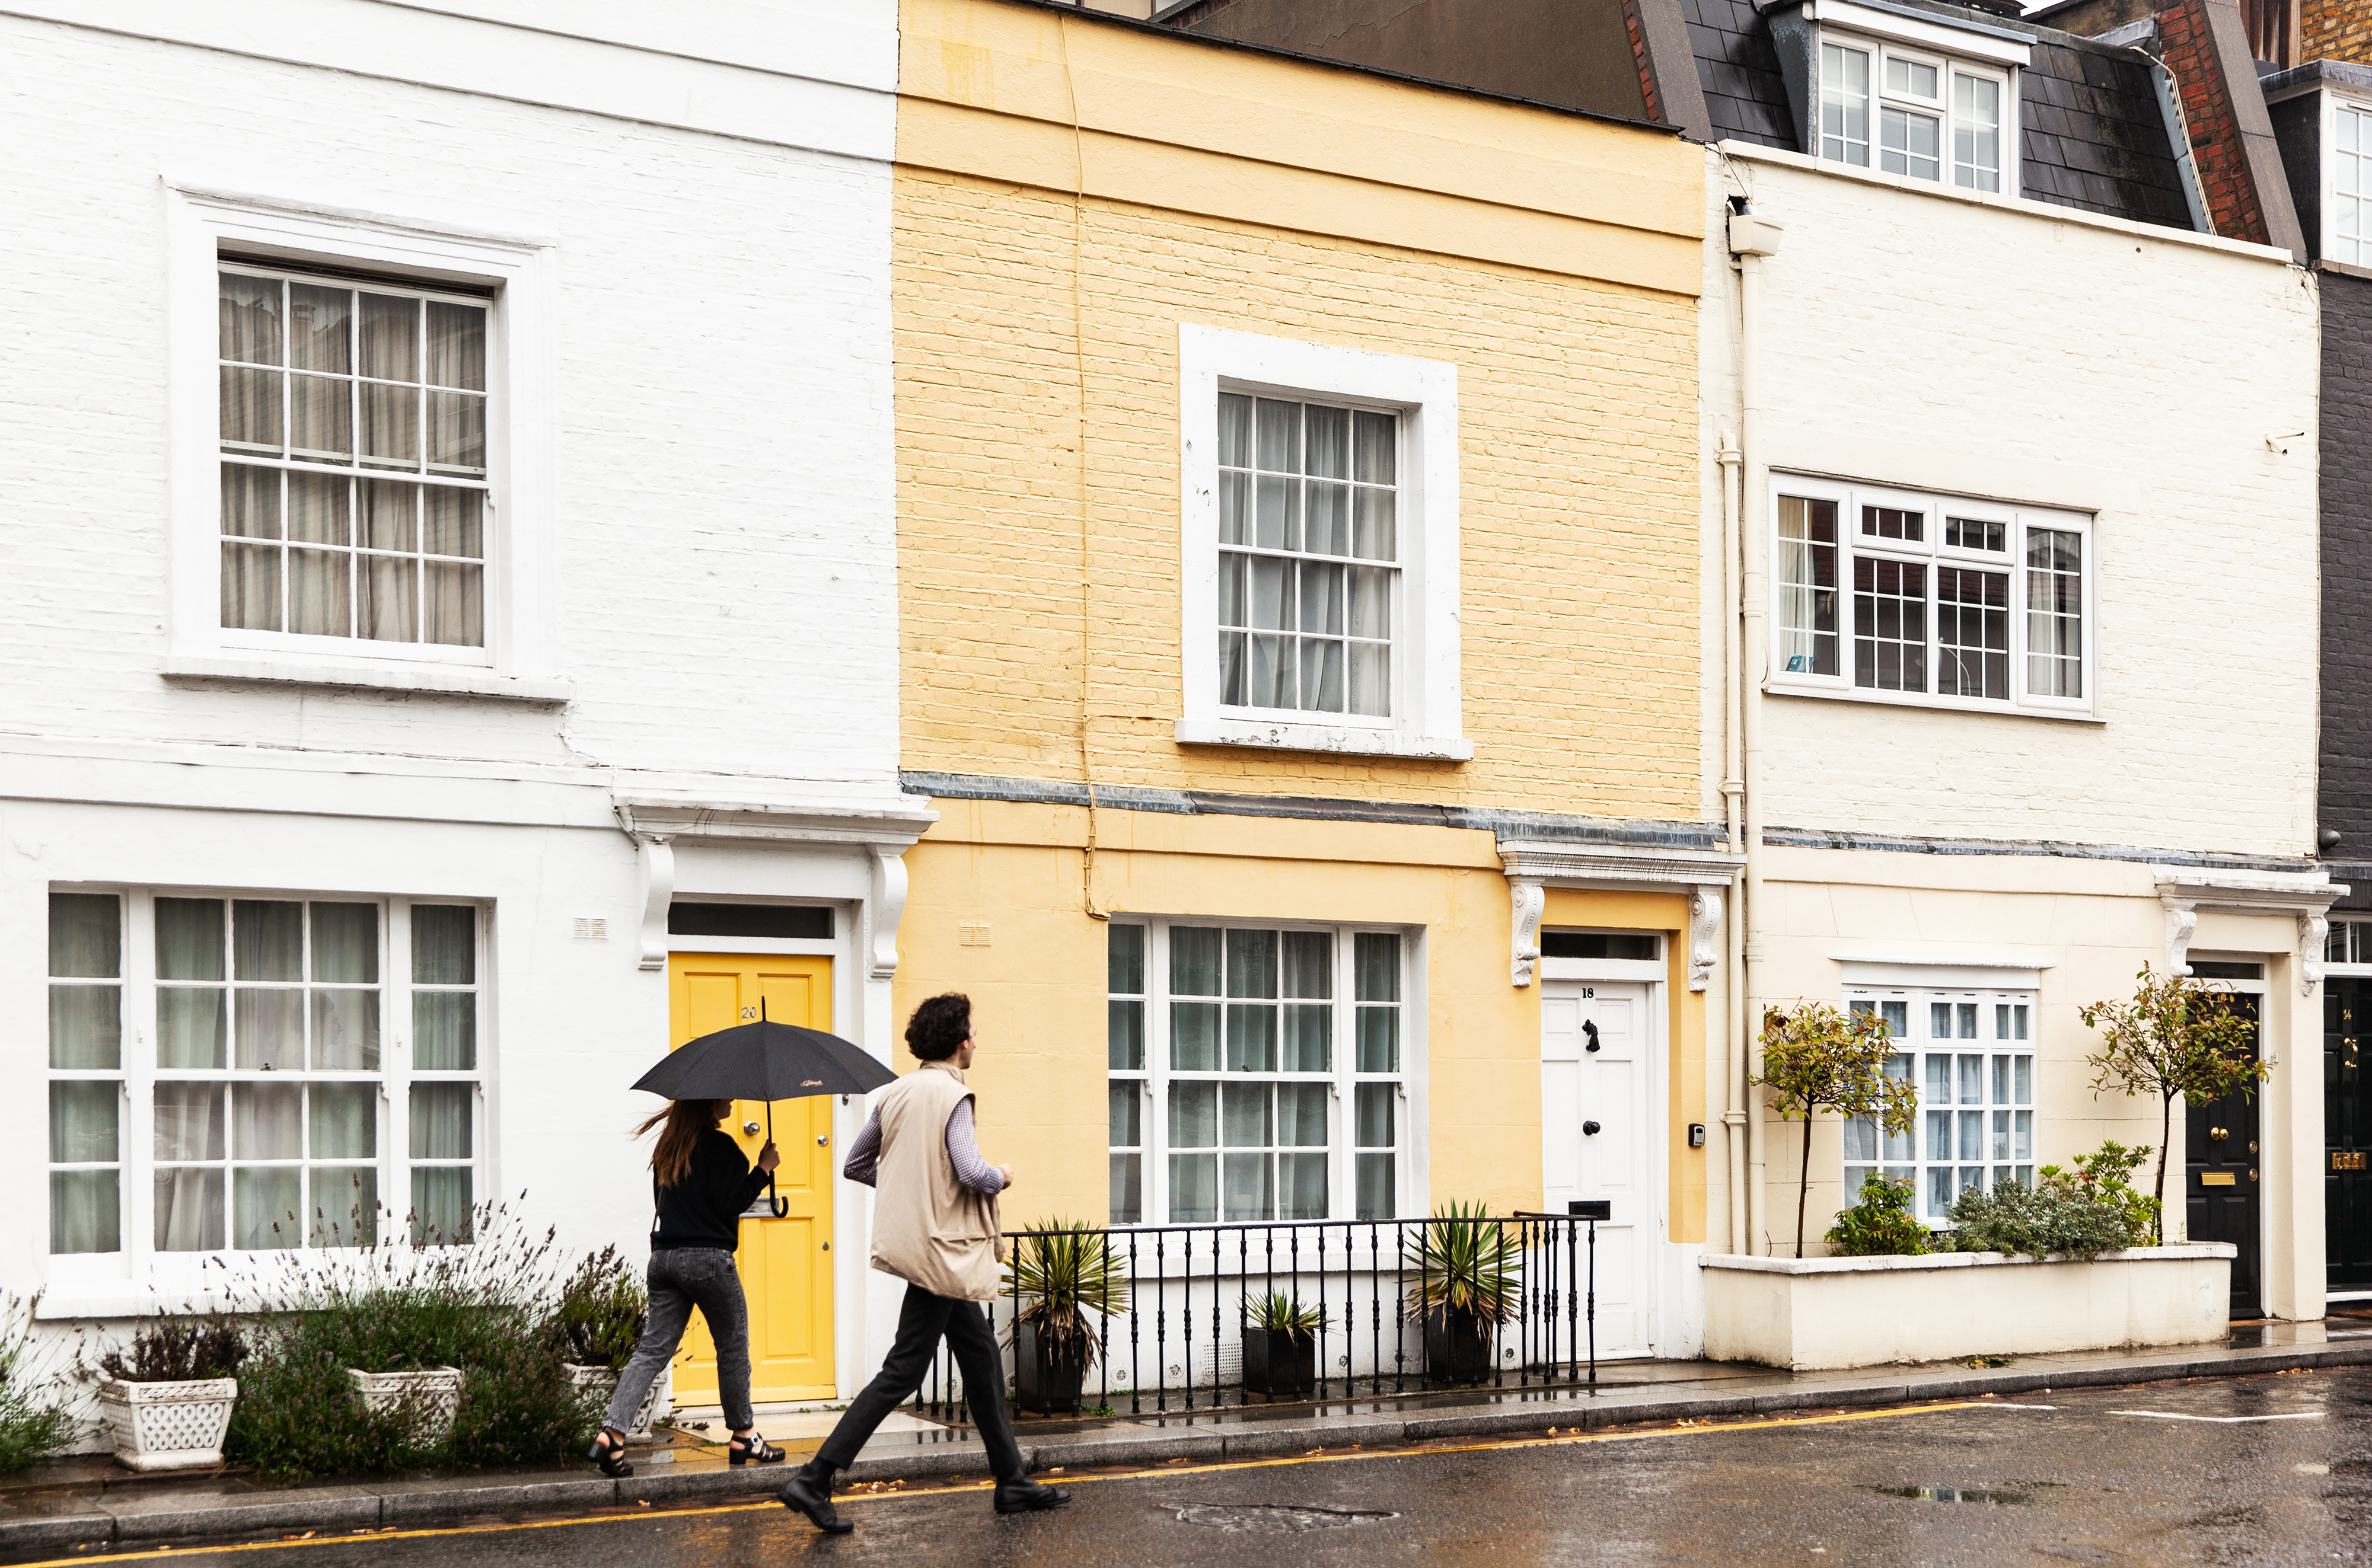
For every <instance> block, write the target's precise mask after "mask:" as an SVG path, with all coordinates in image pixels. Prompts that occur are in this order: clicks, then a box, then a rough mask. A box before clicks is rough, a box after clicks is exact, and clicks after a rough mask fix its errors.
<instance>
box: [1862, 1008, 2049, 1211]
mask: <svg viewBox="0 0 2372 1568" xmlns="http://www.w3.org/2000/svg"><path fill="white" fill-rule="evenodd" d="M1847 1005H1849V1006H1850V1007H1851V1008H1852V1010H1853V1011H1854V1012H1856V1013H1876V1014H1877V1015H1878V1016H1879V1017H1881V1018H1882V1019H1883V1020H1884V1021H1885V1023H1886V1027H1887V1033H1888V1035H1889V1037H1890V1038H1891V1039H1892V1040H1894V1041H1895V1042H1896V1044H1897V1046H1898V1047H1899V1049H1898V1050H1897V1051H1894V1053H1893V1054H1892V1055H1891V1056H1889V1058H1888V1061H1887V1067H1886V1071H1887V1074H1888V1075H1889V1076H1890V1077H1894V1078H1898V1079H1907V1080H1908V1081H1909V1082H1910V1083H1911V1084H1912V1085H1913V1086H1914V1087H1915V1088H1916V1089H1917V1090H1918V1093H1919V1116H1918V1120H1917V1121H1916V1122H1915V1123H1914V1124H1913V1127H1912V1129H1911V1131H1910V1132H1900V1133H1889V1132H1886V1131H1885V1130H1884V1129H1883V1128H1882V1127H1881V1126H1880V1125H1879V1123H1878V1119H1877V1118H1875V1117H1868V1116H1862V1117H1854V1118H1851V1119H1849V1120H1848V1121H1846V1122H1845V1127H1844V1202H1847V1203H1851V1202H1854V1201H1855V1195H1856V1194H1858V1193H1859V1192H1860V1191H1861V1184H1862V1182H1863V1181H1864V1180H1865V1179H1867V1178H1868V1177H1869V1176H1871V1175H1872V1174H1874V1173H1876V1174H1882V1175H1884V1176H1886V1177H1888V1178H1889V1179H1893V1180H1899V1181H1909V1182H1911V1183H1912V1184H1913V1189H1914V1191H1916V1193H1917V1200H1916V1206H1917V1210H1918V1214H1919V1217H1920V1218H1921V1219H1923V1220H1924V1221H1925V1222H1926V1223H1927V1224H1929V1225H1943V1224H1945V1223H1946V1222H1947V1219H1948V1216H1949V1214H1950V1213H1951V1209H1952V1205H1953V1203H1954V1202H1957V1201H1958V1200H1959V1195H1960V1194H1961V1193H1963V1192H1969V1191H1980V1192H1982V1191H1993V1190H1994V1189H1995V1188H1998V1187H2002V1186H2006V1185H2011V1184H2015V1185H2017V1186H2022V1187H2031V1186H2033V1185H2034V1015H2035V1000H2034V994H2033V993H2031V992H1975V991H1951V992H1924V991H1892V990H1887V991H1878V990H1871V991H1864V992H1857V993H1853V994H1851V995H1850V996H1849V998H1848V1001H1847Z"/></svg>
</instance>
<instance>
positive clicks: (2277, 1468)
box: [77, 1368, 2372, 1568]
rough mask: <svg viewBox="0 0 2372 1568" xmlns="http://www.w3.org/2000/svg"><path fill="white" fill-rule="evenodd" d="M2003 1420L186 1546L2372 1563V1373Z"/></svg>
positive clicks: (1833, 1423)
mask: <svg viewBox="0 0 2372 1568" xmlns="http://www.w3.org/2000/svg"><path fill="white" fill-rule="evenodd" d="M2045 1405H2048V1406H2052V1407H2055V1408H2052V1409H2043V1408H2037V1407H2041V1406H2045ZM1982 1406H1983V1408H1975V1409H1970V1408H1959V1409H1952V1408H1933V1407H1927V1408H1915V1409H1913V1410H1911V1411H1899V1412H1886V1413H1878V1414H1872V1413H1869V1412H1854V1413H1853V1414H1852V1415H1850V1416H1848V1417H1847V1418H1845V1419H1842V1420H1827V1421H1797V1422H1794V1423H1785V1424H1769V1423H1764V1424H1746V1423H1727V1424H1715V1425H1712V1426H1709V1427H1704V1428H1697V1429H1692V1430H1683V1431H1678V1432H1664V1433H1659V1434H1652V1435H1645V1436H1638V1437H1622V1438H1615V1439H1612V1440H1598V1439H1595V1438H1593V1440H1587V1441H1582V1442H1564V1443H1559V1442H1554V1441H1552V1442H1549V1443H1545V1444H1538V1445H1535V1446H1488V1447H1475V1448H1468V1449H1456V1448H1442V1447H1436V1448H1432V1449H1420V1450H1415V1451H1410V1452H1392V1453H1388V1454H1378V1455H1372V1456H1370V1455H1359V1456H1355V1457H1351V1458H1340V1459H1336V1458H1320V1459H1315V1460H1308V1461H1289V1462H1284V1463H1271V1464H1266V1465H1259V1466H1245V1467H1239V1468H1235V1469H1205V1470H1199V1471H1198V1470H1192V1469H1182V1468H1181V1469H1171V1470H1166V1471H1162V1472H1159V1473H1156V1474H1151V1475H1131V1476H1124V1477H1123V1476H1112V1477H1100V1476H1098V1477H1086V1478H1076V1500H1075V1501H1074V1502H1073V1504H1071V1506H1070V1507H1069V1508H1067V1509H1064V1510H1063V1511H1061V1512H1059V1513H1052V1514H1044V1515H1033V1516H1018V1517H1012V1518H999V1517H997V1516H995V1515H994V1514H993V1513H992V1512H991V1510H990V1507H989V1501H988V1497H987V1495H986V1493H980V1492H956V1493H946V1492H942V1493H936V1494H931V1495H906V1496H900V1495H885V1496H863V1497H858V1498H855V1499H844V1501H845V1506H844V1508H843V1513H844V1514H845V1515H846V1516H848V1517H850V1518H853V1519H855V1521H856V1523H857V1531H856V1534H855V1535H854V1536H851V1537H847V1538H844V1539H822V1538H819V1537H818V1536H816V1535H815V1534H814V1532H813V1531H812V1530H810V1529H809V1528H808V1526H807V1524H806V1523H805V1521H803V1520H800V1519H798V1518H796V1517H794V1516H791V1515H789V1514H787V1513H786V1512H785V1511H784V1510H782V1509H780V1508H778V1507H775V1506H773V1505H772V1504H766V1505H763V1506H760V1507H755V1508H751V1507H748V1506H746V1505H739V1506H736V1507H733V1508H717V1509H709V1510H703V1511H699V1512H687V1513H680V1514H665V1513H648V1512H645V1513H638V1514H632V1515H627V1516H610V1517H599V1518H594V1519H588V1520H582V1521H574V1522H568V1523H561V1524H552V1523H548V1522H547V1523H529V1524H523V1525H522V1524H513V1525H492V1524H490V1525H489V1526H488V1527H485V1528H483V1529H470V1530H461V1531H453V1532H441V1533H436V1534H423V1535H416V1536H377V1537H366V1538H361V1539H344V1540H338V1541H332V1542H320V1541H308V1542H301V1543H289V1544H286V1545H285V1546H283V1545H274V1546H269V1547H266V1548H264V1549H263V1550H262V1551H256V1550H254V1549H253V1548H250V1549H249V1550H248V1551H240V1552H236V1553H234V1552H227V1551H207V1550H205V1549H203V1548H193V1549H184V1550H180V1551H172V1552H170V1553H169V1558H170V1559H171V1560H172V1561H174V1562H192V1563H197V1564H203V1565H205V1568H235V1565H236V1568H267V1565H269V1568H416V1565H427V1564H470V1565H472V1568H480V1565H484V1568H493V1565H503V1568H510V1565H514V1564H516V1565H520V1568H529V1565H532V1568H542V1565H545V1564H551V1565H553V1568H559V1565H562V1564H570V1563H575V1564H585V1565H587V1568H679V1565H681V1568H692V1565H709V1564H715V1565H716V1568H726V1565H728V1564H729V1565H735V1568H740V1565H747V1564H757V1563H767V1562H787V1561H791V1560H794V1559H800V1560H804V1561H807V1562H814V1563H818V1564H822V1563H834V1564H845V1565H848V1568H872V1565H877V1564H878V1565H889V1564H896V1565H897V1568H922V1565H930V1564H948V1565H950V1568H953V1565H958V1564H960V1565H963V1568H987V1565H1000V1564H1006V1563H1013V1564H1019V1563H1041V1562H1043V1563H1060V1564H1062V1565H1063V1568H1087V1565H1100V1564H1113V1565H1119V1568H1170V1565H1185V1564H1214V1565H1226V1568H1250V1565H1252V1564H1267V1563H1278V1564H1282V1563H1295V1564H1300V1563H1309V1564H1320V1565H1323V1564H1334V1563H1341V1564H1345V1565H1350V1564H1358V1565H1361V1568H1366V1565H1370V1564H1375V1563H1386V1562H1424V1563H1426V1564H1428V1565H1430V1564H1459V1565H1464V1564H1472V1565H1474V1568H1517V1565H1519V1564H1529V1563H1538V1562H1559V1563H1562V1562H1577V1563H1585V1562H1586V1563H1722V1564H1736V1563H1751V1564H1760V1563H1803V1564H1820V1565H1822V1568H1827V1565H1830V1564H1836V1563H1848V1562H1849V1563H1888V1564H1893V1563H1902V1564H1913V1563H1920V1564H1971V1565H1975V1564H1985V1565H1994V1564H2003V1563H2035V1564H2038V1565H2048V1564H2051V1563H2054V1562H2075V1563H2085V1564H2096V1565H2101V1568H2128V1565H2134V1568H2138V1565H2142V1564H2158V1563H2163V1564H2177V1563H2186V1564H2187V1563H2216V1564H2224V1563H2279V1564H2309V1563H2366V1564H2372V1369H2364V1368H2356V1369H2350V1370H2345V1371H2334V1372H2322V1373H2311V1372H2310V1373H2303V1374H2291V1375H2284V1376H2266V1377H2257V1378H2248V1379H2241V1380H2237V1381H2233V1382H2222V1383H2197V1384H2180V1385H2164V1386H2157V1387H2150V1388H2137V1389H2122V1390H2115V1391H2109V1392H2092V1391H2086V1392H2082V1393H2066V1394H2058V1395H2052V1396H2043V1395H2036V1396H2031V1397H2029V1398H2024V1399H2020V1400H1985V1401H1983V1402H1982ZM2131 1411H2155V1412H2161V1413H2160V1414H2158V1415H2146V1414H2131V1413H2119V1412H2131ZM2166 1416H2190V1417H2218V1418H2228V1417H2248V1418H2255V1419H2250V1420H2245V1421H2239V1422H2233V1421H2227V1420H2173V1419H2165V1418H2164V1417H2166ZM2264 1417H2282V1418H2285V1419H2277V1420H2265V1419H2262V1418H2264ZM1051 1479H1053V1480H1056V1481H1063V1480H1064V1479H1073V1478H1064V1477H1060V1476H1057V1477H1052V1478H1051ZM157 1560H158V1559H157V1558H154V1557H152V1558H151V1559H150V1561H152V1562H153V1561H157ZM77 1561H82V1562H91V1561H101V1562H103V1561H107V1559H105V1558H99V1557H96V1556H85V1557H81V1558H78V1559H77Z"/></svg>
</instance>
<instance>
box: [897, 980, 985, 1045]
mask: <svg viewBox="0 0 2372 1568" xmlns="http://www.w3.org/2000/svg"><path fill="white" fill-rule="evenodd" d="M970 1039H971V997H969V996H966V995H965V994H964V993H962V992H960V991H950V992H948V993H946V994H945V995H942V996H934V997H932V998H931V999H930V1000H929V1001H927V1002H925V1003H924V1004H923V1005H921V1006H919V1007H917V1008H915V1009H914V1016H913V1018H911V1019H909V1020H908V1021H907V1024H906V1049H907V1050H909V1051H913V1053H914V1060H915V1061H917V1062H945V1061H946V1060H948V1058H949V1057H951V1056H953V1055H954V1054H955V1053H956V1051H957V1050H958V1048H959V1047H960V1046H961V1045H962V1044H963V1042H964V1041H965V1040H970Z"/></svg>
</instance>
